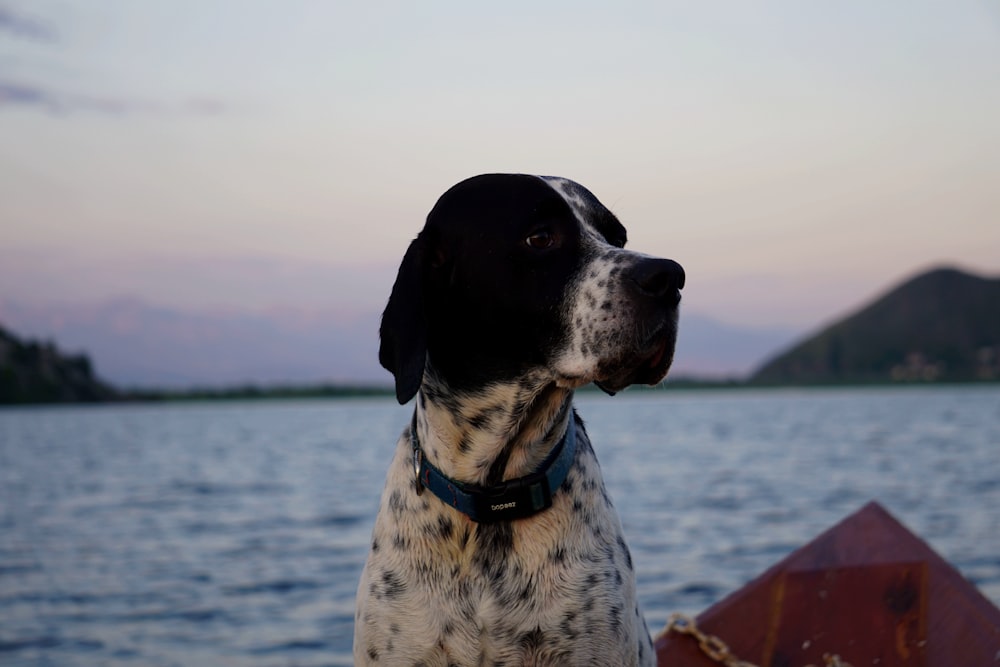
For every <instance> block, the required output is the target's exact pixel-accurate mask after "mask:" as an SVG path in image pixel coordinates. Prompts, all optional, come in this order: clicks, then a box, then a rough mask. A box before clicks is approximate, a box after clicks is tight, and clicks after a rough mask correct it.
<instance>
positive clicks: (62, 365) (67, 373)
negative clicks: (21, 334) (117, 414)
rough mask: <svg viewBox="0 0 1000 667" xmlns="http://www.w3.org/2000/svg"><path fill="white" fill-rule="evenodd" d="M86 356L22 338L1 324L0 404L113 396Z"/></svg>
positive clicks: (62, 401) (88, 399)
mask: <svg viewBox="0 0 1000 667" xmlns="http://www.w3.org/2000/svg"><path fill="white" fill-rule="evenodd" d="M114 396H115V391H114V390H113V389H112V388H111V387H109V386H108V385H106V384H104V383H103V382H102V381H100V380H99V379H98V378H97V377H95V376H94V371H93V366H92V365H91V363H90V359H88V358H87V357H86V356H84V355H72V356H68V355H65V354H63V353H61V352H60V351H59V350H58V349H57V348H56V346H55V345H53V344H51V343H38V342H35V341H22V340H20V339H19V338H17V337H16V336H14V334H12V333H10V332H8V331H6V330H5V329H3V328H2V327H0V404H9V403H72V402H81V401H103V400H109V399H111V398H114Z"/></svg>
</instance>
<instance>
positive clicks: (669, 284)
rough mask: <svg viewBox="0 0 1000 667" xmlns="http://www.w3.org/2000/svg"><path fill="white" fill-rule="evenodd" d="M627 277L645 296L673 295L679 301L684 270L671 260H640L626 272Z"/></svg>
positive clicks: (660, 296) (651, 258)
mask: <svg viewBox="0 0 1000 667" xmlns="http://www.w3.org/2000/svg"><path fill="white" fill-rule="evenodd" d="M628 277H629V278H630V279H631V280H632V282H634V283H635V284H636V286H637V287H638V288H639V291H640V292H641V293H643V294H645V295H647V296H651V297H655V298H662V297H665V296H671V295H674V296H675V297H676V299H677V301H680V294H678V292H679V290H681V289H683V287H684V269H683V268H682V267H681V265H680V264H678V263H677V262H675V261H674V260H672V259H656V258H653V257H649V258H645V259H642V260H641V261H639V262H638V263H637V264H636V265H635V266H633V267H632V269H631V270H630V271H629V272H628Z"/></svg>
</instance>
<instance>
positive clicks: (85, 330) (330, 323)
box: [0, 299, 390, 389]
mask: <svg viewBox="0 0 1000 667" xmlns="http://www.w3.org/2000/svg"><path fill="white" fill-rule="evenodd" d="M0 321H3V322H5V323H6V324H8V325H9V326H16V327H17V328H18V330H19V331H25V332H29V333H30V334H31V335H34V336H38V337H45V338H52V339H55V340H58V341H59V343H60V344H61V345H63V346H66V347H69V348H71V349H83V350H87V352H88V353H89V354H90V355H91V356H92V358H93V359H94V360H95V363H97V364H98V366H99V367H100V368H101V371H102V373H104V374H105V375H106V377H107V378H108V379H110V380H111V381H112V382H114V384H115V385H116V386H119V387H124V388H154V387H155V388H167V389H182V388H189V387H195V386H200V387H205V386H213V387H218V386H232V385H241V384H263V385H275V384H314V383H329V382H361V383H377V382H381V383H385V384H389V382H390V378H389V377H388V375H387V374H386V373H385V371H383V370H382V369H381V367H380V366H379V365H378V361H377V335H378V314H377V313H375V312H364V311H362V312H348V313H345V312H336V311H312V310H304V309H295V308H271V309H266V310H258V311H249V310H217V311H212V310H185V309H179V308H168V307H162V306H156V305H152V304H149V303H146V302H143V301H140V300H138V299H116V300H111V301H107V302H102V303H98V304H25V303H20V302H13V301H4V302H2V303H0Z"/></svg>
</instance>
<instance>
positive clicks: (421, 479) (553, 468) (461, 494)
mask: <svg viewBox="0 0 1000 667" xmlns="http://www.w3.org/2000/svg"><path fill="white" fill-rule="evenodd" d="M410 442H411V444H412V445H413V471H414V475H415V476H416V485H417V494H420V493H423V490H424V489H425V488H426V489H429V490H430V491H431V493H433V494H434V495H435V496H437V497H438V498H440V499H441V500H442V501H443V502H444V503H445V504H447V505H451V506H452V507H454V508H455V509H457V510H458V511H459V512H461V513H463V514H465V515H466V516H467V517H469V518H470V519H472V520H473V521H476V522H478V523H494V522H496V521H510V520H512V519H523V518H526V517H529V516H533V515H535V514H538V513H539V512H542V511H544V510H546V509H548V508H549V507H551V506H552V494H553V493H555V492H556V491H557V490H558V489H559V487H560V486H562V483H563V482H564V481H565V480H566V475H567V474H568V473H569V469H570V466H571V465H572V464H573V458H574V456H575V454H576V424H575V423H574V420H573V417H572V416H571V417H570V423H569V426H567V427H566V433H565V434H564V435H563V437H562V439H561V440H560V441H559V443H558V444H557V445H556V446H555V447H553V448H552V451H551V452H549V455H548V456H546V457H545V460H544V461H542V464H541V465H540V466H539V467H538V470H536V471H535V472H533V473H531V474H530V475H525V476H524V477H518V478H517V479H512V480H509V481H507V482H503V483H501V484H497V485H496V486H479V485H478V484H464V483H462V482H456V481H455V480H453V479H449V478H448V477H446V476H445V474H444V473H442V472H441V471H440V470H438V469H437V468H436V467H435V466H434V464H432V463H431V462H430V461H428V460H427V457H425V456H424V452H423V450H422V449H421V448H420V440H419V439H418V437H417V413H416V411H415V410H414V412H413V423H412V424H411V425H410Z"/></svg>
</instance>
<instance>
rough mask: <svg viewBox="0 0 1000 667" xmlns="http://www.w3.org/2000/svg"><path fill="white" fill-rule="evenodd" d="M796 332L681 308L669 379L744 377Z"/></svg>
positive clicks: (789, 339) (796, 333) (793, 337)
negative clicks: (733, 322) (675, 348)
mask: <svg viewBox="0 0 1000 667" xmlns="http://www.w3.org/2000/svg"><path fill="white" fill-rule="evenodd" d="M798 333H799V332H798V331H796V330H794V329H789V328H783V327H770V328H755V327H745V326H740V325H736V324H728V323H725V322H721V321H719V320H717V319H715V318H712V317H709V316H707V315H703V314H701V313H698V312H695V311H690V310H687V309H684V308H682V310H681V317H680V326H679V330H678V333H677V350H676V352H675V353H674V365H673V367H672V368H671V370H670V377H671V378H679V377H697V378H701V379H705V378H713V379H723V378H725V379H730V378H745V377H746V376H747V375H749V374H750V372H751V371H752V370H753V369H754V368H755V367H756V366H757V365H758V364H759V363H760V361H761V359H764V358H766V357H768V356H769V355H771V354H774V353H775V352H776V351H777V350H780V349H781V348H783V347H784V346H786V345H788V344H789V343H790V342H791V341H792V340H794V339H795V337H796V336H797V335H798Z"/></svg>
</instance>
